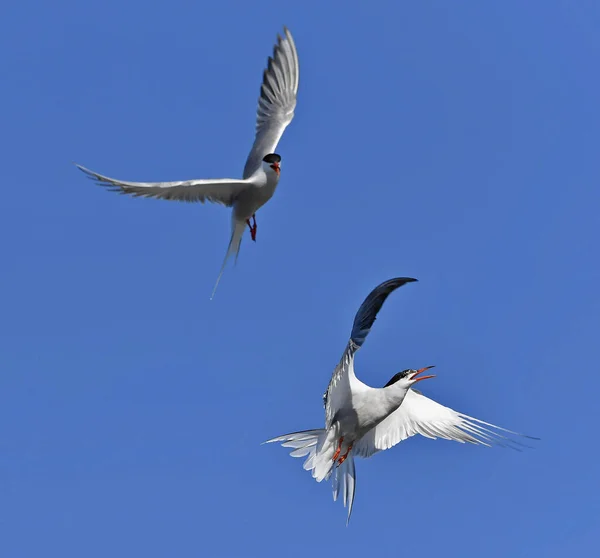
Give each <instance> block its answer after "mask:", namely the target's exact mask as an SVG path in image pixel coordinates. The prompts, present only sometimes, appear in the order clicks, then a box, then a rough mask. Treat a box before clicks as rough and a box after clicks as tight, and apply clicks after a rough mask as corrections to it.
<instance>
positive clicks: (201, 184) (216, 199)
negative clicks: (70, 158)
mask: <svg viewBox="0 0 600 558" xmlns="http://www.w3.org/2000/svg"><path fill="white" fill-rule="evenodd" d="M76 167H77V168H78V169H80V170H81V171H83V172H84V173H85V174H86V175H87V176H88V177H89V178H91V179H92V180H94V181H95V182H97V183H98V184H100V185H101V186H106V187H107V189H109V190H112V191H113V192H121V193H122V194H131V195H132V196H135V197H138V196H142V197H145V198H161V199H163V200H176V201H184V202H201V203H204V202H205V201H209V202H213V203H219V204H221V205H226V206H231V205H232V204H233V202H234V201H235V198H236V197H237V196H238V195H239V193H240V192H241V191H242V190H244V189H246V188H248V186H250V184H251V182H250V181H249V180H240V179H235V178H216V179H209V180H182V181H179V182H125V181H123V180H116V179H114V178H109V177H108V176H103V175H102V174H98V173H97V172H94V171H91V170H89V169H86V168H85V167H82V166H81V165H76Z"/></svg>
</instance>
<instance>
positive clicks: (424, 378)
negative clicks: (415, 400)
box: [411, 366, 435, 383]
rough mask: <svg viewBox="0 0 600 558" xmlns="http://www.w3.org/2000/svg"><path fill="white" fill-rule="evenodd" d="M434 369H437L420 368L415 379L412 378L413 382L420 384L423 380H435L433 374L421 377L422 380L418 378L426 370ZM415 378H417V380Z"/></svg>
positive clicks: (415, 374) (430, 367)
mask: <svg viewBox="0 0 600 558" xmlns="http://www.w3.org/2000/svg"><path fill="white" fill-rule="evenodd" d="M432 368H435V366H426V367H425V368H419V370H417V371H416V372H415V373H414V374H413V377H412V378H411V380H413V381H414V382H415V383H417V382H420V381H421V380H428V379H429V378H435V374H431V375H429V376H421V377H420V378H417V376H418V375H419V374H422V373H423V372H425V370H431V369H432ZM415 378H417V379H416V380H415Z"/></svg>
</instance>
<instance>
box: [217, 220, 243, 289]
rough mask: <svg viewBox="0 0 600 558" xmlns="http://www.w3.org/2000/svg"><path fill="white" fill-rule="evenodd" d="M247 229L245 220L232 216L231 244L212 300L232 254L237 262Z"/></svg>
mask: <svg viewBox="0 0 600 558" xmlns="http://www.w3.org/2000/svg"><path fill="white" fill-rule="evenodd" d="M245 230H246V223H245V221H237V220H236V218H235V217H234V216H232V217H231V239H230V240H229V246H228V248H227V253H226V254H225V259H224V260H223V265H222V266H221V271H220V272H219V276H218V277H217V282H216V283H215V288H214V289H213V292H212V294H211V295H210V299H211V300H212V299H213V298H214V297H215V293H216V292H217V287H218V286H219V281H221V276H222V275H223V271H225V266H226V265H227V260H229V258H230V257H231V256H233V255H234V254H235V262H236V263H237V259H238V255H239V253H240V247H241V246H242V237H243V236H244V231H245Z"/></svg>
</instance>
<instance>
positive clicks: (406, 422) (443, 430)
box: [353, 389, 537, 457]
mask: <svg viewBox="0 0 600 558" xmlns="http://www.w3.org/2000/svg"><path fill="white" fill-rule="evenodd" d="M415 434H421V435H422V436H425V437H427V438H433V439H435V438H445V439H446V440H454V441H455V442H460V443H463V444H464V443H465V442H469V443H470V444H481V445H484V446H492V445H497V446H504V447H510V448H512V449H517V450H518V449H519V446H520V447H528V446H525V445H524V444H522V443H520V442H518V441H516V440H514V439H513V437H514V436H522V437H525V438H530V439H533V440H535V439H537V438H532V437H531V436H525V435H524V434H519V433H517V432H513V431H512V430H506V429H505V428H501V427H500V426H495V425H493V424H490V423H488V422H484V421H482V420H479V419H476V418H473V417H470V416H468V415H463V414H462V413H458V412H457V411H454V410H453V409H450V407H444V405H440V404H439V403H436V402H435V401H433V400H432V399H429V398H428V397H425V396H424V395H421V394H420V393H418V392H416V391H414V390H412V389H409V390H408V393H407V394H406V397H405V398H404V401H403V402H402V405H400V407H398V409H397V410H396V411H394V412H393V413H392V414H391V415H389V416H388V417H387V418H386V419H385V420H383V421H381V422H380V423H379V424H378V425H377V426H376V427H375V428H372V429H371V430H369V432H367V433H366V434H365V435H364V436H363V437H362V438H361V439H360V440H359V441H358V442H357V443H355V444H354V448H353V452H354V453H355V454H356V455H359V456H361V457H371V455H373V454H374V453H377V452H378V451H383V450H386V449H389V448H391V447H393V446H395V445H396V444H398V443H400V442H401V441H402V440H406V439H407V438H410V437H411V436H414V435H415Z"/></svg>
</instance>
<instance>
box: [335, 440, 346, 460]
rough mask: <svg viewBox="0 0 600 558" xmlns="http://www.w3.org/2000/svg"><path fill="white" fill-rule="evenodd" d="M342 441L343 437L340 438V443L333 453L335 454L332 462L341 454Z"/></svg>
mask: <svg viewBox="0 0 600 558" xmlns="http://www.w3.org/2000/svg"><path fill="white" fill-rule="evenodd" d="M343 441H344V437H343V436H342V437H341V438H340V441H339V443H338V447H337V450H336V451H335V453H334V454H333V459H332V461H335V460H336V459H337V458H338V456H339V455H340V453H341V452H342V442H343Z"/></svg>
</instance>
